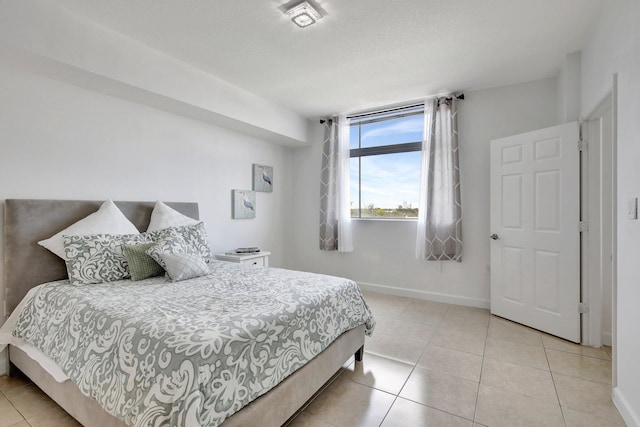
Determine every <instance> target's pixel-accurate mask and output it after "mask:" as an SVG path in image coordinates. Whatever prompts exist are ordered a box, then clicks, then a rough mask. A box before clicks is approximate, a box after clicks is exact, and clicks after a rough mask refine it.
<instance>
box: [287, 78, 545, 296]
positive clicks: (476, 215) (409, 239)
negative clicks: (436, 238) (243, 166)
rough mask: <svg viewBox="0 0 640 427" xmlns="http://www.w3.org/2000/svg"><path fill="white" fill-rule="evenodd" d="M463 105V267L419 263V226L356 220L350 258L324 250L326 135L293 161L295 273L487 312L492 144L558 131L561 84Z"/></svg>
mask: <svg viewBox="0 0 640 427" xmlns="http://www.w3.org/2000/svg"><path fill="white" fill-rule="evenodd" d="M465 98H466V99H465V100H464V101H462V102H461V103H460V104H459V105H460V107H459V115H458V127H459V143H460V170H461V192H462V193H461V196H462V210H463V214H462V215H463V228H462V236H463V240H464V253H463V261H462V263H454V262H442V263H438V262H428V261H419V260H416V259H415V257H414V251H415V233H416V223H415V221H398V220H389V221H380V220H355V221H354V227H353V228H354V230H353V234H354V246H355V251H354V252H352V253H341V254H339V253H337V252H323V251H320V250H319V249H318V224H319V193H320V164H321V152H322V127H321V126H320V125H319V124H317V125H316V126H315V135H314V136H313V138H312V141H313V145H312V146H311V147H304V148H295V149H294V156H293V163H294V166H293V171H292V174H293V176H294V183H293V192H294V197H293V200H294V201H293V203H294V205H293V212H294V214H293V221H294V222H293V229H294V235H293V243H292V245H291V252H290V253H291V267H293V268H296V269H300V270H308V271H314V272H319V273H326V274H335V275H340V276H346V277H349V278H351V279H354V280H356V281H358V282H359V283H361V284H364V285H365V287H367V286H368V287H369V288H370V289H375V290H378V291H381V292H388V293H394V294H400V295H411V296H416V297H423V298H429V299H435V300H441V301H448V302H454V303H459V304H467V305H475V306H482V307H488V304H489V273H488V265H489V234H490V230H489V141H490V140H491V139H495V138H500V137H504V136H508V135H513V134H517V133H522V132H527V131H531V130H535V129H540V128H544V127H548V126H553V125H554V124H555V123H556V119H557V116H556V104H557V98H556V79H555V78H552V79H545V80H540V81H535V82H531V83H525V84H519V85H513V86H504V87H497V88H492V89H486V90H479V91H468V92H465ZM440 269H441V270H440Z"/></svg>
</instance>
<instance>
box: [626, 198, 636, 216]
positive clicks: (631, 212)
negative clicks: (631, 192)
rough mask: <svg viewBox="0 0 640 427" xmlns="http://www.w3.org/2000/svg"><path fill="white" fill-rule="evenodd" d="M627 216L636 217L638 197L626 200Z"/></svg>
mask: <svg viewBox="0 0 640 427" xmlns="http://www.w3.org/2000/svg"><path fill="white" fill-rule="evenodd" d="M627 218H629V219H638V198H637V197H634V198H632V199H629V200H627Z"/></svg>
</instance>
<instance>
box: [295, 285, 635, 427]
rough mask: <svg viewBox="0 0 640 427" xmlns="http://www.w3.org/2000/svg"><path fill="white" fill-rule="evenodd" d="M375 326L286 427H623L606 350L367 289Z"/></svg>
mask: <svg viewBox="0 0 640 427" xmlns="http://www.w3.org/2000/svg"><path fill="white" fill-rule="evenodd" d="M364 295H365V298H366V300H367V302H368V303H369V306H370V307H371V310H372V311H373V313H374V316H375V318H376V321H377V322H378V324H377V326H376V330H375V332H374V335H373V337H371V338H367V340H366V344H365V356H364V361H363V362H362V363H355V364H354V363H353V362H352V361H351V362H350V363H348V364H347V366H346V367H344V368H343V369H342V370H341V372H340V373H338V374H337V375H336V376H335V377H334V379H333V381H332V382H331V383H330V384H329V385H327V386H326V388H325V389H324V390H323V391H322V392H321V393H319V394H318V395H317V396H316V398H315V399H313V400H312V401H311V402H310V403H309V404H308V406H307V407H306V408H305V409H304V410H303V411H302V412H301V413H300V414H299V415H298V416H297V417H296V418H294V419H293V420H292V421H291V422H290V424H289V426H288V427H329V426H345V427H346V426H348V427H352V426H382V427H389V426H469V427H471V426H477V427H480V426H490V427H494V426H495V427H501V426H508V427H513V426H542V425H544V426H567V427H574V426H584V427H590V426H598V427H604V426H624V425H625V423H624V421H623V420H622V418H621V417H620V415H619V413H618V411H617V410H616V408H615V406H614V405H613V402H612V401H611V397H610V396H611V348H609V347H604V348H602V349H596V348H592V347H583V346H580V345H576V344H573V343H570V342H567V341H564V340H561V339H558V338H555V337H552V336H550V335H547V334H544V333H541V332H539V331H536V330H533V329H530V328H527V327H524V326H522V325H519V324H517V323H513V322H510V321H507V320H504V319H501V318H499V317H495V316H491V315H490V314H489V311H488V310H482V309H477V308H470V307H462V306H455V305H449V304H441V303H436V302H430V301H423V300H416V299H411V298H402V297H396V296H389V295H382V294H376V293H372V292H364Z"/></svg>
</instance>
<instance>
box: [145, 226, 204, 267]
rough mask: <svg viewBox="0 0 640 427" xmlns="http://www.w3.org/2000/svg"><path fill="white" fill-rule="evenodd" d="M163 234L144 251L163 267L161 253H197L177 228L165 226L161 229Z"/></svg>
mask: <svg viewBox="0 0 640 427" xmlns="http://www.w3.org/2000/svg"><path fill="white" fill-rule="evenodd" d="M162 232H163V235H162V236H161V237H160V238H158V239H157V240H156V241H155V243H154V244H153V245H152V246H151V247H150V248H149V249H147V251H146V254H147V255H149V256H150V257H151V258H153V260H154V261H155V262H157V263H158V264H160V265H161V266H162V268H163V269H165V270H166V269H167V266H166V265H165V263H164V260H163V259H162V254H167V253H172V254H186V253H188V254H193V253H197V251H196V249H195V248H194V247H193V246H191V245H190V244H189V243H187V241H186V240H185V239H184V237H183V236H182V233H180V232H179V231H178V228H167V229H166V230H162Z"/></svg>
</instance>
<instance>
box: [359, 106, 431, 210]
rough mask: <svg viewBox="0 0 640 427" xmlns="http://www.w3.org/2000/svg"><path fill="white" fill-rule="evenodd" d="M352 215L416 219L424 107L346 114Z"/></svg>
mask: <svg viewBox="0 0 640 427" xmlns="http://www.w3.org/2000/svg"><path fill="white" fill-rule="evenodd" d="M350 118H351V123H350V126H351V128H350V134H349V146H350V153H351V154H350V155H351V164H350V172H351V179H350V183H351V217H352V218H411V219H417V218H418V201H419V197H420V196H419V194H420V164H421V162H422V130H423V126H424V106H423V105H422V104H421V105H413V106H408V107H402V108H397V109H393V110H387V111H384V112H379V113H374V114H363V115H359V116H352V117H350Z"/></svg>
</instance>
